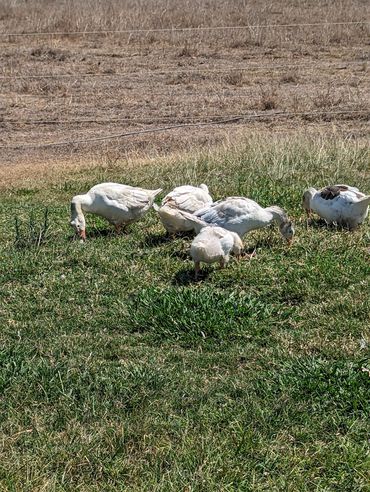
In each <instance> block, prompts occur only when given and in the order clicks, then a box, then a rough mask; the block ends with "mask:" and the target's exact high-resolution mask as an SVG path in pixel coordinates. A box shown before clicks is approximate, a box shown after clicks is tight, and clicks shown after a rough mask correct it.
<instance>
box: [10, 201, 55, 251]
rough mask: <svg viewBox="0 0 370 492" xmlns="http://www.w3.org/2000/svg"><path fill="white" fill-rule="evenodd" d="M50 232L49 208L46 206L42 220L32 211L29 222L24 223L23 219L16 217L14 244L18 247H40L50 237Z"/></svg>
mask: <svg viewBox="0 0 370 492" xmlns="http://www.w3.org/2000/svg"><path fill="white" fill-rule="evenodd" d="M48 232H49V210H48V209H47V208H46V209H45V211H44V216H43V219H42V220H41V222H39V221H38V220H37V219H36V218H35V215H34V213H33V212H31V213H30V216H29V219H28V222H27V223H26V224H22V222H21V220H20V219H19V218H18V217H16V218H15V239H14V245H15V247H16V248H17V249H29V248H39V247H40V246H41V245H42V244H43V243H45V241H46V240H47V238H48Z"/></svg>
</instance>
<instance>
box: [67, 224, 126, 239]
mask: <svg viewBox="0 0 370 492" xmlns="http://www.w3.org/2000/svg"><path fill="white" fill-rule="evenodd" d="M125 235H126V231H123V232H121V234H117V233H116V231H115V230H114V229H112V228H111V227H106V228H104V229H94V228H93V229H88V231H87V233H86V240H87V241H88V240H89V239H99V238H101V237H120V236H125ZM68 239H69V240H70V241H79V240H80V238H79V237H78V236H77V235H76V234H72V235H71V236H68Z"/></svg>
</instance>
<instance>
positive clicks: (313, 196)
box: [303, 184, 370, 230]
mask: <svg viewBox="0 0 370 492" xmlns="http://www.w3.org/2000/svg"><path fill="white" fill-rule="evenodd" d="M369 205H370V195H365V194H364V193H361V192H360V190H359V189H358V188H355V187H354V186H347V185H343V184H341V185H334V186H326V187H325V188H322V189H321V190H316V189H315V188H309V189H308V190H306V191H305V192H304V194H303V208H304V210H305V211H306V213H307V215H308V217H310V216H311V214H312V212H315V213H316V214H317V215H319V216H320V217H321V218H322V219H324V220H325V221H326V222H328V223H329V224H338V225H340V226H342V227H346V228H348V229H349V230H353V229H355V228H356V227H357V226H358V225H359V224H361V223H362V222H363V221H364V220H365V219H366V217H367V215H368V213H369Z"/></svg>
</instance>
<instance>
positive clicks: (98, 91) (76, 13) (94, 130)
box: [0, 0, 370, 166]
mask: <svg viewBox="0 0 370 492" xmlns="http://www.w3.org/2000/svg"><path fill="white" fill-rule="evenodd" d="M366 16H367V7H366V6H364V4H363V2H362V1H360V0H356V1H354V2H352V1H351V2H350V1H343V2H341V3H340V5H338V3H337V2H329V3H326V4H323V2H319V1H316V2H308V1H303V2H299V3H297V2H293V1H291V2H284V3H283V2H280V1H279V2H274V3H273V4H272V3H270V4H269V3H266V2H257V1H256V0H255V1H252V2H248V3H246V2H244V1H241V0H238V1H233V2H231V1H227V2H221V1H216V2H215V3H214V4H213V5H212V9H210V8H208V6H205V4H204V2H201V1H199V0H189V1H187V2H185V3H183V2H181V3H180V2H171V3H168V2H165V1H164V0H161V1H159V2H157V1H156V2H154V0H150V1H149V2H146V8H145V9H144V8H142V6H141V4H140V2H138V1H134V2H131V3H125V4H122V3H121V2H118V1H109V2H100V1H97V0H89V1H88V2H87V3H86V2H81V1H75V2H73V4H70V3H53V4H51V3H50V2H47V1H46V0H44V1H41V2H40V1H35V0H30V1H28V2H27V3H23V2H20V1H17V2H14V1H5V2H2V5H1V7H0V29H1V31H3V32H11V31H17V32H23V31H26V32H27V31H56V30H57V31H76V30H77V31H86V30H88V31H89V30H104V29H112V30H114V29H132V28H140V29H162V28H168V27H172V26H174V27H185V28H186V27H196V26H219V25H229V26H231V25H249V26H252V25H256V24H291V23H302V22H303V23H310V22H318V21H319V22H325V21H328V22H346V21H354V20H361V19H366ZM367 34H368V26H365V25H347V26H334V25H328V26H326V27H325V28H323V27H301V28H283V29H270V28H268V29H262V28H254V27H250V28H249V29H247V30H241V31H235V30H228V31H199V32H197V31H195V32H170V33H169V32H164V33H159V32H152V33H149V34H148V33H142V34H139V33H136V34H130V35H126V34H120V35H104V36H97V35H86V36H66V37H65V36H52V37H9V38H8V37H3V38H0V48H1V50H0V53H1V54H0V61H1V66H2V70H1V74H2V75H5V76H11V77H14V76H15V75H18V76H20V77H19V78H10V79H5V80H2V81H1V83H2V90H1V94H0V129H1V133H0V146H9V145H14V144H19V143H20V144H34V143H41V144H42V143H45V142H57V141H71V140H75V139H86V138H91V137H94V136H104V135H109V134H113V133H121V132H131V131H136V130H141V129H143V128H155V127H158V126H164V125H168V124H177V123H187V122H192V121H204V120H209V119H210V118H214V117H221V118H222V117H225V116H228V115H234V114H245V113H246V114H255V113H256V112H257V113H265V114H266V116H265V118H259V119H258V120H256V121H252V122H248V123H246V122H244V123H243V124H240V125H239V126H236V125H233V126H228V127H225V128H215V127H211V128H207V127H204V128H195V129H186V130H181V131H177V132H172V133H171V134H170V135H160V134H153V135H151V134H148V135H145V137H135V138H131V139H130V140H122V141H117V140H114V141H107V142H105V143H100V144H97V145H95V144H88V145H83V146H74V145H69V146H66V147H63V148H55V147H51V148H50V149H48V150H38V149H36V150H35V149H28V148H26V149H15V150H9V149H4V148H2V149H1V152H2V163H3V164H7V163H8V164H12V165H14V164H17V165H18V166H19V165H20V164H22V163H23V164H25V165H27V166H28V165H29V164H30V162H32V163H34V162H35V161H36V162H38V161H43V164H42V165H43V166H44V165H46V164H47V165H49V163H50V162H52V163H53V162H54V161H59V160H60V162H61V163H62V162H65V161H71V160H75V162H85V161H86V160H87V159H90V158H91V156H93V158H95V159H102V160H104V159H105V157H106V155H107V153H113V154H114V153H116V154H117V153H118V154H119V155H125V156H129V155H132V156H137V155H138V154H139V155H140V157H144V158H145V156H147V155H163V154H166V153H173V152H174V151H175V152H176V151H183V150H184V149H188V148H189V145H190V146H192V147H193V148H197V147H199V148H203V147H204V146H209V145H211V144H220V143H222V142H224V141H225V140H227V139H232V138H233V136H232V135H233V133H234V134H235V139H238V138H239V135H240V134H243V133H244V134H247V135H248V134H250V133H253V132H255V131H258V130H259V129H260V131H261V132H265V131H266V130H268V129H269V128H273V131H274V132H278V133H279V134H286V132H289V131H291V129H294V130H295V129H296V128H297V126H298V127H302V128H303V129H304V130H305V131H308V132H311V131H312V130H313V128H314V127H315V128H316V131H317V132H318V133H320V134H321V133H323V132H324V133H325V132H326V131H330V132H332V131H333V128H335V131H337V132H340V133H341V135H342V136H344V137H346V136H347V135H350V136H351V138H357V139H362V138H363V137H364V136H365V137H366V136H367V134H368V122H367V115H366V114H365V115H363V114H362V115H356V114H355V115H339V114H337V115H330V114H329V113H327V112H328V111H332V110H335V111H340V110H362V111H365V112H366V111H367V110H368V109H369V99H368V94H369V93H370V90H369V89H370V87H369V81H368V77H367V65H366V62H367V59H368V53H367V44H366V43H367ZM30 74H32V75H34V74H43V75H45V76H49V75H50V74H55V75H56V77H55V78H49V77H46V78H37V79H32V78H27V75H30ZM66 74H67V75H68V74H69V75H71V76H70V77H64V75H66ZM79 74H88V75H89V76H88V77H81V76H80V75H79ZM22 75H25V77H22ZM61 76H63V77H61ZM276 111H278V112H281V111H288V112H298V113H301V112H307V111H308V112H310V111H319V114H317V115H316V116H312V115H311V116H309V117H308V120H309V127H308V123H307V119H305V118H304V117H300V118H298V119H294V120H291V119H287V118H281V117H276V116H275V117H273V118H272V117H270V116H269V113H271V112H272V113H274V112H276ZM322 111H324V112H325V114H322ZM315 125H316V126H315ZM333 125H334V126H333ZM53 165H55V163H54V164H53Z"/></svg>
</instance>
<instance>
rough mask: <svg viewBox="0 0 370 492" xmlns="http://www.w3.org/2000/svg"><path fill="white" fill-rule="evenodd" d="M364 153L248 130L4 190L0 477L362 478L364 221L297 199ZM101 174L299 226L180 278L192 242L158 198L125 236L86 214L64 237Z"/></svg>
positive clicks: (147, 486)
mask: <svg viewBox="0 0 370 492" xmlns="http://www.w3.org/2000/svg"><path fill="white" fill-rule="evenodd" d="M368 164H369V155H368V151H367V150H366V146H365V145H362V144H356V143H355V142H351V141H343V140H341V139H333V140H332V141H329V140H327V139H324V140H319V139H316V140H309V139H304V138H299V139H298V138H297V139H296V140H294V139H293V140H292V139H286V140H282V139H281V138H279V139H277V140H275V141H274V140H269V141H267V140H266V139H263V138H260V139H258V138H254V139H253V140H250V141H248V140H247V141H246V142H244V144H243V143H240V144H239V145H238V146H234V147H233V146H231V145H230V146H229V147H228V148H222V149H221V148H220V149H214V150H213V151H209V152H193V153H189V154H187V155H185V154H184V155H182V156H181V155H180V156H176V158H167V159H166V158H162V159H158V160H157V161H156V162H155V163H153V162H149V161H148V163H147V164H145V162H144V163H141V165H140V166H135V165H134V164H133V165H127V164H126V163H125V162H122V161H117V162H115V164H111V165H110V166H109V167H106V168H105V169H104V168H101V167H97V168H91V169H90V170H83V171H79V170H75V171H74V172H70V173H68V174H67V175H66V176H65V177H61V176H59V178H58V179H56V178H55V179H54V180H52V181H50V182H44V183H42V182H41V180H40V181H39V182H38V183H37V182H35V183H34V185H33V186H32V185H30V186H29V187H19V186H16V185H14V186H13V187H12V188H9V189H8V190H3V191H2V195H1V203H0V258H1V264H0V279H1V304H0V326H1V327H2V329H1V333H0V337H1V338H0V346H1V350H0V412H1V413H0V425H1V427H0V432H1V439H0V443H1V445H0V446H1V447H0V490H4V491H5V490H9V491H20V490H25V491H26V490H27V491H34V490H35V491H36V490H37V491H41V490H43V491H54V490H55V491H61V490H69V491H76V490H79V491H80V490H81V491H94V490H95V491H102V490H104V491H108V490H111V491H113V490H115V491H119V490H133V491H134V490H135V491H142V490H148V491H149V490H150V491H170V490H179V491H180V490H183V491H189V492H190V491H216V490H222V491H232V490H233V491H234V490H241V491H300V492H303V491H320V492H321V491H348V492H350V491H351V492H352V491H366V490H369V489H368V483H369V482H368V479H369V476H368V470H369V467H368V465H369V461H368V454H367V451H368V441H367V439H368V427H367V423H368V422H367V417H368V413H369V404H370V401H369V395H370V392H369V389H370V385H369V381H370V379H369V369H370V362H369V359H368V355H369V350H368V348H369V337H370V333H369V307H370V306H369V249H368V248H369V233H370V229H369V222H368V221H367V223H366V224H364V225H363V226H362V227H361V228H360V229H358V230H357V231H355V232H354V233H348V232H346V231H343V230H337V229H335V228H328V227H326V226H325V225H324V224H322V223H320V222H319V221H318V220H317V221H314V222H312V223H311V224H307V223H306V219H305V217H304V215H303V211H302V209H301V206H300V202H301V194H302V190H303V189H304V188H305V187H307V185H316V186H320V185H324V184H327V183H335V182H345V183H348V184H354V185H358V186H360V188H362V189H363V190H364V191H367V192H368V191H369V189H370V176H369V167H368ZM106 180H113V181H114V180H117V181H120V182H124V183H127V184H132V185H139V186H143V187H149V188H157V187H159V186H161V187H163V188H164V191H168V190H170V189H171V188H173V187H174V186H175V185H179V184H183V183H192V184H199V183H201V182H205V183H207V184H208V185H209V187H210V191H211V193H212V195H213V196H214V198H220V197H223V196H227V195H239V194H240V195H244V196H249V197H251V198H253V199H255V200H257V201H258V202H259V203H260V204H261V205H265V206H267V205H271V204H279V205H281V206H282V207H284V208H285V209H286V210H287V211H288V213H289V214H290V215H291V216H292V217H293V219H294V221H295V224H296V234H297V237H296V241H295V243H294V245H293V247H292V248H291V249H287V248H286V246H285V244H284V243H283V241H282V239H281V237H280V236H279V233H278V231H277V230H276V228H271V229H266V230H262V231H259V232H258V233H253V234H250V235H248V236H247V237H246V248H247V249H249V248H253V247H257V257H256V258H255V259H252V260H250V261H248V260H242V261H241V262H239V263H237V262H236V261H235V260H233V261H231V263H230V265H229V267H228V268H227V269H224V270H222V271H221V270H218V269H217V268H215V267H209V268H208V269H207V270H206V272H205V274H204V276H203V278H202V280H201V281H200V282H196V283H195V282H194V281H193V265H192V263H191V261H190V259H189V258H188V254H187V250H188V246H189V244H190V238H178V239H175V240H171V241H170V240H167V239H166V238H165V234H164V230H163V228H162V226H161V224H160V223H159V220H158V218H157V216H156V215H155V213H154V211H151V212H150V213H148V214H147V215H146V216H145V218H144V219H143V220H142V221H140V222H138V223H136V224H133V225H132V226H130V228H129V231H128V233H127V234H126V235H122V236H116V235H114V234H113V232H111V230H110V228H109V227H108V226H107V224H106V223H105V222H104V221H102V220H100V219H99V218H96V217H88V241H87V242H86V243H85V244H80V243H79V242H78V241H72V240H71V236H72V231H71V230H70V227H69V223H68V219H69V200H70V198H71V196H72V195H74V194H76V193H79V192H81V191H84V190H87V189H88V188H89V187H90V186H91V185H92V184H94V183H96V182H101V181H106ZM45 207H47V208H48V211H49V217H48V220H49V224H50V225H49V229H48V231H47V233H46V236H45V238H44V241H43V243H42V244H41V245H40V246H39V247H37V246H35V245H32V244H31V241H30V239H32V238H30V237H29V234H30V214H31V211H32V213H33V214H34V219H33V220H34V221H35V223H36V224H41V223H42V221H43V217H44V211H45ZM15 217H18V221H19V224H18V225H19V231H18V239H20V240H21V239H23V242H22V241H19V242H18V243H16V242H15ZM36 227H37V226H36Z"/></svg>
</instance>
